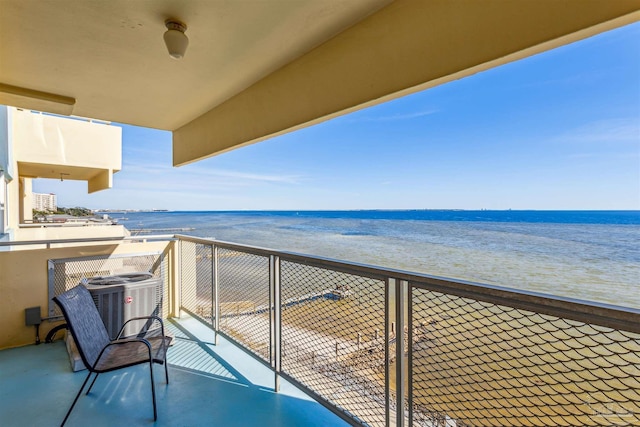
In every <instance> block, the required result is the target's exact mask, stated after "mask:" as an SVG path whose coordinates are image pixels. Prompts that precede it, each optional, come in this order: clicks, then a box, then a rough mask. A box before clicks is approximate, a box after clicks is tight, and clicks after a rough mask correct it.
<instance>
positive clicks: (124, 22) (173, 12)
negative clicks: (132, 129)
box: [0, 0, 390, 130]
mask: <svg viewBox="0 0 640 427" xmlns="http://www.w3.org/2000/svg"><path fill="white" fill-rule="evenodd" d="M389 1H390V0H196V1H193V0H191V1H185V0H183V1H179V0H135V1H132V0H109V1H87V0H53V1H52V0H2V1H0V40H1V42H0V84H3V85H5V86H3V88H4V89H5V94H6V99H8V100H9V101H8V102H6V101H5V102H6V103H12V104H20V103H22V104H23V105H16V106H24V107H26V108H34V107H35V108H37V107H38V106H40V107H42V108H40V109H42V110H45V111H52V110H56V109H58V112H62V113H67V114H73V115H77V116H84V117H91V118H98V119H104V120H109V121H117V122H122V123H131V124H136V125H140V126H147V127H153V128H159V129H170V130H173V129H176V128H178V127H180V126H182V125H184V124H185V123H187V122H189V121H191V120H192V119H194V118H195V117H197V116H199V115H200V114H202V113H203V112H205V111H208V110H210V109H211V108H213V107H214V106H216V105H218V104H219V103H221V102H222V101H224V100H226V99H227V98H229V97H231V96H233V95H235V94H237V93H238V92H241V91H243V90H244V89H246V88H247V87H248V86H250V85H251V84H253V83H255V82H256V81H257V80H259V79H261V78H262V77H264V76H266V75H268V74H269V73H271V72H273V71H274V70H277V69H278V68H280V67H282V66H283V65H285V64H287V63H289V62H291V61H292V60H294V59H295V58H297V57H299V56H300V55H302V54H303V53H305V52H307V51H309V50H311V49H312V48H314V47H316V46H318V45H320V44H322V43H323V42H325V41H326V40H328V39H329V38H331V37H332V36H334V35H335V34H337V33H339V32H340V31H342V30H344V29H345V28H348V27H349V26H351V25H353V24H354V23H356V22H358V21H360V20H361V19H363V18H364V17H366V16H367V15H369V14H371V13H372V12H375V11H376V10H377V9H379V8H380V7H382V6H384V5H386V4H387V3H389ZM168 18H173V19H178V20H180V21H182V22H184V23H186V25H187V27H188V28H187V31H186V34H187V36H188V37H189V39H190V44H189V48H188V50H187V53H186V55H185V57H184V58H183V59H182V60H180V61H176V60H174V59H172V58H170V57H169V55H168V54H167V51H166V48H165V45H164V41H163V38H162V35H163V33H164V32H165V31H166V28H165V26H164V22H165V20H166V19H168ZM7 85H8V86H11V87H8V86H7ZM15 88H18V91H20V90H21V89H22V90H24V89H26V90H27V92H24V91H22V92H21V94H22V95H25V94H26V95H27V96H22V97H21V96H16V94H15V93H14V94H11V93H10V92H15ZM0 89H2V88H0ZM30 91H37V92H45V94H51V95H58V96H61V97H63V98H60V102H47V101H46V100H44V101H43V100H41V101H40V104H38V102H36V101H37V98H38V96H39V95H40V94H38V93H36V92H30ZM19 95H20V94H19ZM43 97H44V98H46V97H47V96H43ZM29 98H30V99H29ZM74 101H75V104H72V103H73V102H74ZM70 103H71V104H70ZM56 104H57V105H56ZM65 105H66V106H65Z"/></svg>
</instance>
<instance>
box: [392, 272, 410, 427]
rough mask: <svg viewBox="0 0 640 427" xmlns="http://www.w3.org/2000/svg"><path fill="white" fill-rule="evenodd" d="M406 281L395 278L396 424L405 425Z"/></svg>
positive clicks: (399, 426) (401, 426) (398, 425)
mask: <svg viewBox="0 0 640 427" xmlns="http://www.w3.org/2000/svg"><path fill="white" fill-rule="evenodd" d="M407 285H408V283H407V281H406V280H396V295H395V297H396V426H397V427H405V422H404V421H405V420H404V413H405V401H404V395H405V393H406V390H405V389H406V364H407V362H406V361H405V359H404V346H405V338H404V330H405V311H406V305H407Z"/></svg>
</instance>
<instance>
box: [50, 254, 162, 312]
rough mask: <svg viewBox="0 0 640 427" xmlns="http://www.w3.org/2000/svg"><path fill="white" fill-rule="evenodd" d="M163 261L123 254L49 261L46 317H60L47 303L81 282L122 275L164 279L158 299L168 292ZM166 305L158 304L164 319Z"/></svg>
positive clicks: (52, 306)
mask: <svg viewBox="0 0 640 427" xmlns="http://www.w3.org/2000/svg"><path fill="white" fill-rule="evenodd" d="M165 271H167V260H166V259H165V257H163V256H162V254H127V255H111V256H96V257H83V258H75V259H74V258H67V259H52V260H49V273H48V274H49V284H50V287H49V316H62V312H61V311H60V308H58V306H56V305H55V304H54V303H53V301H51V299H52V298H53V297H54V296H57V295H60V294H61V293H63V292H66V291H67V290H69V289H71V288H73V287H75V286H77V285H78V284H79V283H80V282H81V281H82V280H83V279H90V278H92V277H96V276H114V275H118V274H125V273H137V272H149V273H152V274H153V277H156V278H157V277H162V278H163V279H164V282H163V286H162V288H163V289H162V295H160V297H163V296H166V295H167V292H168V279H167V277H166V274H163V272H165ZM168 306H169V304H166V303H165V304H162V313H163V315H164V316H165V317H166V315H167V312H168Z"/></svg>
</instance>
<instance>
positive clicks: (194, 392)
mask: <svg viewBox="0 0 640 427" xmlns="http://www.w3.org/2000/svg"><path fill="white" fill-rule="evenodd" d="M166 325H167V327H168V328H169V329H170V330H171V332H172V333H173V334H174V335H175V344H174V345H173V346H172V347H171V348H170V350H169V353H168V360H169V381H170V383H169V385H168V386H167V385H166V384H165V379H164V367H162V366H161V365H154V376H155V384H156V398H157V403H158V421H156V422H155V423H154V421H153V407H152V403H151V386H150V383H149V368H148V365H140V366H135V367H131V368H128V369H124V370H120V371H115V372H111V373H106V374H101V375H100V376H99V378H98V380H97V382H96V384H95V385H94V387H93V389H92V390H91V393H90V394H89V395H88V396H87V395H84V394H83V395H82V396H81V397H80V398H79V400H78V403H77V404H76V407H75V408H74V410H73V412H72V413H71V416H70V417H69V420H68V421H67V424H66V425H67V426H70V427H72V426H92V427H100V426H128V427H131V426H150V425H154V426H171V427H174V426H181V427H182V426H184V427H187V426H189V427H191V426H243V427H245V426H260V427H271V426H273V427H276V426H278V427H282V426H346V425H348V424H347V423H345V422H344V421H342V420H341V419H340V418H338V417H337V416H336V415H334V414H333V413H332V412H330V411H329V410H327V409H326V408H324V407H323V406H322V405H320V404H319V403H317V402H316V401H314V400H313V399H311V398H310V397H308V396H307V395H305V394H304V393H303V392H302V391H301V390H299V389H297V388H296V387H294V386H293V385H291V384H289V383H287V382H286V381H284V380H281V389H280V392H278V393H274V391H273V385H274V376H273V373H272V372H271V371H270V370H269V369H268V368H266V367H265V366H264V365H262V364H261V363H259V362H257V361H256V360H254V359H253V358H252V357H250V356H249V355H247V354H246V353H245V352H243V351H242V350H240V349H239V348H237V347H236V346H234V345H233V344H231V343H230V342H228V341H226V340H225V339H224V338H222V337H220V339H219V342H218V345H213V344H212V343H213V332H212V331H211V330H209V329H208V328H206V327H205V326H203V325H202V324H200V323H199V322H197V321H196V320H194V319H191V318H188V317H184V318H181V319H179V320H172V321H169V322H166ZM86 375H87V371H80V372H76V373H73V372H72V371H71V368H70V364H69V357H68V355H67V352H66V347H65V345H64V342H63V341H56V342H54V343H53V344H41V345H39V346H35V345H32V346H27V347H21V348H15V349H8V350H3V351H0V425H2V426H4V427H9V426H42V427H44V426H58V425H60V423H61V422H62V419H63V418H64V415H65V413H66V411H67V410H68V408H69V406H70V405H71V402H72V400H73V398H74V396H75V394H76V393H77V392H78V389H79V388H80V386H81V385H82V382H83V381H84V379H85V377H86Z"/></svg>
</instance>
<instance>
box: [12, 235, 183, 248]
mask: <svg viewBox="0 0 640 427" xmlns="http://www.w3.org/2000/svg"><path fill="white" fill-rule="evenodd" d="M138 240H146V241H149V240H154V241H156V240H157V241H163V240H166V241H170V240H176V238H175V237H174V236H173V235H172V234H158V235H150V236H127V237H121V236H116V237H90V238H84V239H49V240H19V241H18V240H10V241H1V242H0V247H4V246H31V245H53V244H64V243H99V242H114V241H116V242H117V241H120V242H125V241H138Z"/></svg>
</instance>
